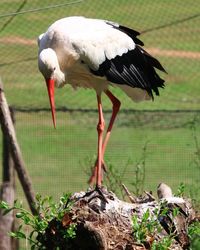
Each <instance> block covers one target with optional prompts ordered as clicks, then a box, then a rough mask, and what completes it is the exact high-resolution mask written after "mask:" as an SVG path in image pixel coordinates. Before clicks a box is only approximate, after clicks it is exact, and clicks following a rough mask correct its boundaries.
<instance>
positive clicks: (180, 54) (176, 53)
mask: <svg viewBox="0 0 200 250" xmlns="http://www.w3.org/2000/svg"><path fill="white" fill-rule="evenodd" d="M0 43H4V44H19V45H27V46H33V45H34V46H35V45H37V40H36V39H35V40H33V39H28V38H24V37H19V36H8V37H2V38H0ZM146 50H147V51H148V52H149V53H150V54H152V55H154V56H166V57H175V58H188V59H200V52H195V51H185V50H167V49H160V48H151V47H150V48H146Z"/></svg>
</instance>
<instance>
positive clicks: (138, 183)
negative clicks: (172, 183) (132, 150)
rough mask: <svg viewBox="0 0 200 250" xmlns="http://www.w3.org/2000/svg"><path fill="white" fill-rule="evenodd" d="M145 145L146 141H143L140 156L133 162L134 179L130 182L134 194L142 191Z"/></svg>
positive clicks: (139, 193)
mask: <svg viewBox="0 0 200 250" xmlns="http://www.w3.org/2000/svg"><path fill="white" fill-rule="evenodd" d="M147 145H148V141H147V142H145V144H144V146H143V148H142V154H141V157H140V159H139V161H138V162H137V163H136V164H135V171H134V173H135V175H134V176H135V180H134V181H132V182H131V185H132V186H133V188H134V190H133V193H134V194H135V195H136V196H139V195H141V194H142V193H143V192H144V183H145V169H146V157H147Z"/></svg>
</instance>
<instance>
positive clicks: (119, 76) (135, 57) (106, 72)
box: [90, 45, 165, 99]
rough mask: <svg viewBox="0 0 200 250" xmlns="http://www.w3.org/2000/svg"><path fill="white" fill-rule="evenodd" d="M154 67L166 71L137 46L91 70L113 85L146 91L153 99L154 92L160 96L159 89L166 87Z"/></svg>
mask: <svg viewBox="0 0 200 250" xmlns="http://www.w3.org/2000/svg"><path fill="white" fill-rule="evenodd" d="M154 67H155V68H158V69H160V70H162V71H165V70H164V68H163V67H162V65H161V64H160V63H159V62H158V60H156V59H155V58H153V57H152V56H150V55H149V54H148V53H147V52H146V51H145V50H143V49H142V48H141V47H140V46H138V45H136V47H135V48H134V49H133V50H129V51H128V52H127V53H124V54H123V55H121V56H116V57H115V58H113V59H111V60H108V59H106V60H105V61H104V62H103V63H102V64H101V65H99V69H98V70H96V71H94V70H92V69H90V70H91V72H92V73H93V74H95V75H98V76H106V78H107V80H108V81H110V82H112V83H117V84H126V85H128V86H130V87H133V88H141V89H144V90H146V91H147V93H148V94H149V95H150V96H151V97H152V99H153V92H154V93H155V94H156V95H159V90H158V88H159V87H160V88H163V87H164V80H163V79H161V78H160V77H159V75H158V74H157V72H156V71H155V69H154Z"/></svg>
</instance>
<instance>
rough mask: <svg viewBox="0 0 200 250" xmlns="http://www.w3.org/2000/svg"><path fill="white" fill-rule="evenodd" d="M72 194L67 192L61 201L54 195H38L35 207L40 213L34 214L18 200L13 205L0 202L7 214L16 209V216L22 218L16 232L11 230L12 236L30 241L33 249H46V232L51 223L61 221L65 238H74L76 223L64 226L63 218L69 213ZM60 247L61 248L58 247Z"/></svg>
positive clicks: (1, 207) (0, 206) (4, 212)
mask: <svg viewBox="0 0 200 250" xmlns="http://www.w3.org/2000/svg"><path fill="white" fill-rule="evenodd" d="M69 198H70V195H69V194H65V195H63V196H61V197H60V200H59V203H58V204H57V203H55V202H54V201H53V199H52V197H49V196H47V197H45V198H42V197H41V195H40V194H37V195H36V204H35V208H36V210H37V212H38V215H32V214H31V213H30V212H29V211H28V210H26V209H24V208H23V206H22V204H21V203H19V202H18V201H15V202H14V205H13V207H10V206H9V205H8V204H7V203H6V202H4V201H1V202H0V209H2V210H3V214H4V215H6V214H7V213H9V212H10V211H12V210H16V211H17V213H16V217H17V218H18V219H20V220H22V224H21V225H20V226H19V227H18V229H17V231H16V232H10V236H11V237H14V238H17V239H25V240H27V241H29V243H30V246H31V250H33V249H46V248H45V236H44V235H45V232H46V230H47V229H48V226H49V224H51V223H53V222H54V221H55V220H56V222H60V225H61V227H60V229H61V236H62V238H64V239H66V240H67V239H72V238H74V237H75V236H76V224H74V223H69V225H68V226H67V227H63V226H62V223H61V222H62V219H63V217H64V215H65V214H67V213H69V211H70V209H71V206H72V203H71V202H70V200H69ZM25 226H28V227H29V228H30V231H29V232H30V233H27V230H25V228H24V227H25ZM57 249H59V248H57Z"/></svg>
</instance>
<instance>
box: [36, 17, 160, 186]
mask: <svg viewBox="0 0 200 250" xmlns="http://www.w3.org/2000/svg"><path fill="white" fill-rule="evenodd" d="M138 35H139V33H138V32H137V31H134V30H132V29H130V28H127V27H124V26H121V25H119V24H117V23H114V22H110V21H105V20H98V19H90V18H85V17H67V18H63V19H60V20H58V21H56V22H55V23H53V24H52V25H51V26H50V27H49V28H48V29H47V31H46V32H45V33H44V34H41V35H40V36H39V38H38V46H39V54H38V66H39V70H40V71H41V73H42V74H43V76H44V78H45V80H46V83H47V87H48V92H49V98H50V104H51V108H52V116H53V121H54V124H55V117H54V116H55V115H54V113H55V111H54V109H55V107H54V99H53V97H54V84H55V85H56V86H57V87H61V86H63V85H64V84H65V83H69V84H71V85H72V86H73V87H74V88H77V87H84V88H93V89H94V90H95V91H96V94H97V101H98V110H99V123H98V139H99V140H98V159H97V167H96V168H97V174H94V175H95V176H97V185H98V186H100V185H101V166H102V165H103V155H104V151H105V148H106V145H107V141H108V138H109V136H110V131H111V129H112V125H113V123H114V120H115V117H116V115H117V112H118V110H119V106H120V102H119V100H118V99H117V98H116V97H114V96H113V95H112V93H111V92H110V91H109V85H115V86H118V87H119V88H121V89H122V90H123V91H124V92H125V93H126V94H127V95H128V96H129V97H130V98H132V99H133V100H135V101H141V100H146V99H150V98H152V99H153V93H155V94H156V95H159V91H158V88H159V87H161V88H162V87H163V86H164V81H163V80H162V79H161V78H160V77H159V76H158V74H157V73H156V70H155V68H157V69H159V70H161V71H165V70H164V68H163V67H162V65H161V64H160V63H159V61H158V60H156V59H155V58H153V57H152V56H151V55H149V54H148V53H147V52H146V51H145V50H143V49H142V47H141V46H143V43H142V42H141V41H140V40H139V39H138V38H137V36H138ZM102 92H105V94H106V95H107V96H108V97H109V99H110V100H111V102H112V103H113V114H112V117H111V120H110V123H109V126H108V130H107V134H106V137H105V140H104V143H103V141H102V133H103V129H104V119H103V113H102V106H101V93H102Z"/></svg>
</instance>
